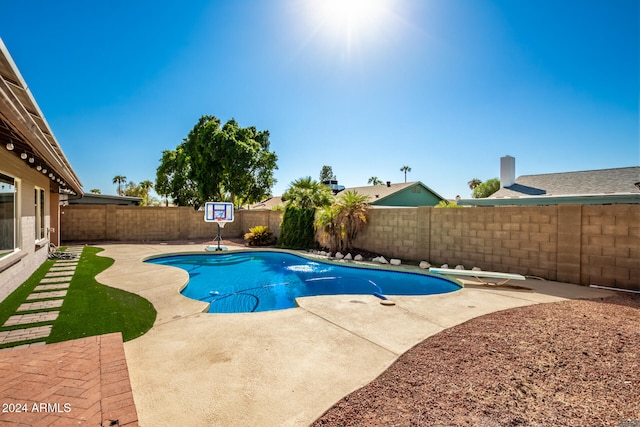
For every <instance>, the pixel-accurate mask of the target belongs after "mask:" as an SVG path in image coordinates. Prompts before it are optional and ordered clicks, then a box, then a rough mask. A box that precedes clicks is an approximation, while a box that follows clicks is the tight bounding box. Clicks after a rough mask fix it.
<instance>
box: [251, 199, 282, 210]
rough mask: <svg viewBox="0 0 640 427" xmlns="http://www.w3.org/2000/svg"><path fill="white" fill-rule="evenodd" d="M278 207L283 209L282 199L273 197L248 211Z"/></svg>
mask: <svg viewBox="0 0 640 427" xmlns="http://www.w3.org/2000/svg"><path fill="white" fill-rule="evenodd" d="M278 206H281V207H284V202H283V201H282V197H280V196H274V197H269V198H268V199H265V200H263V201H261V202H260V203H256V204H255V205H252V206H251V207H250V209H274V208H276V207H278Z"/></svg>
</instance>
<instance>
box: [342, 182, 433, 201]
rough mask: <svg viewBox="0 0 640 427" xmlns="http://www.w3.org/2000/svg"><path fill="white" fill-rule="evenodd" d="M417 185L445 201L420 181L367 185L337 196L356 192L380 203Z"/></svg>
mask: <svg viewBox="0 0 640 427" xmlns="http://www.w3.org/2000/svg"><path fill="white" fill-rule="evenodd" d="M415 185H420V186H422V187H424V188H425V189H426V190H427V191H430V192H431V193H432V194H433V195H435V196H436V197H438V198H440V199H441V200H444V197H442V196H441V195H439V194H438V193H436V192H435V191H433V190H432V189H430V188H429V187H427V186H426V185H424V184H423V183H422V182H420V181H412V182H403V183H399V184H390V185H386V184H382V185H367V186H364V187H349V188H345V189H344V190H342V191H341V192H339V193H338V194H337V196H338V197H340V195H341V194H344V193H345V192H347V191H356V192H357V193H358V194H362V195H364V196H369V203H378V202H380V201H382V200H384V199H385V198H387V197H389V196H391V195H393V194H395V193H397V192H398V191H402V190H404V189H406V188H410V187H413V186H415Z"/></svg>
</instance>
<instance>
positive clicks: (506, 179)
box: [500, 156, 516, 188]
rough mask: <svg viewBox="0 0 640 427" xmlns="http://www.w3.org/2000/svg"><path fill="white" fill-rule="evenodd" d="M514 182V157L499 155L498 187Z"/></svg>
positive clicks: (510, 184) (508, 185) (507, 185)
mask: <svg viewBox="0 0 640 427" xmlns="http://www.w3.org/2000/svg"><path fill="white" fill-rule="evenodd" d="M515 183H516V159H515V157H511V156H504V157H500V188H503V187H510V186H512V185H513V184H515Z"/></svg>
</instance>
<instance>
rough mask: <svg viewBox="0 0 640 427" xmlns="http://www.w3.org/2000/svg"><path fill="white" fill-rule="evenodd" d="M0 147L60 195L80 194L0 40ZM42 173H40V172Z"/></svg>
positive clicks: (80, 184) (68, 165)
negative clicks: (48, 180) (34, 170)
mask: <svg viewBox="0 0 640 427" xmlns="http://www.w3.org/2000/svg"><path fill="white" fill-rule="evenodd" d="M0 143H1V144H2V145H0V149H2V150H5V149H6V150H9V151H12V152H13V153H14V154H15V155H16V156H18V157H20V158H21V159H22V160H24V161H25V164H26V165H27V166H29V167H32V168H38V166H40V168H38V171H40V172H42V171H43V170H45V169H46V171H47V172H46V175H47V176H48V177H49V178H51V180H52V184H53V186H52V187H54V188H56V187H57V189H58V192H60V193H64V194H77V195H82V194H83V191H82V183H81V182H80V180H79V179H78V177H77V175H76V174H75V172H74V171H73V169H72V167H71V164H70V163H69V160H68V159H67V157H66V156H65V154H64V152H63V151H62V148H61V147H60V144H58V141H57V140H56V138H55V136H54V135H53V132H52V131H51V128H50V127H49V124H48V123H47V121H46V119H45V117H44V114H42V111H41V110H40V107H38V104H37V103H36V101H35V99H34V97H33V95H32V94H31V91H30V90H29V88H28V86H27V84H26V82H25V81H24V79H23V78H22V75H21V74H20V71H18V67H17V66H16V64H15V63H14V62H13V59H12V58H11V55H10V54H9V51H8V49H7V48H6V46H5V45H4V42H3V41H2V39H0ZM43 173H44V172H43Z"/></svg>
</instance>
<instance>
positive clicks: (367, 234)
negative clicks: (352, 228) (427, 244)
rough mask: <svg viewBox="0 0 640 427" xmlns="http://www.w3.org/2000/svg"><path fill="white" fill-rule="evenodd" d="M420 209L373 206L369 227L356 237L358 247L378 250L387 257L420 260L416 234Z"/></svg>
mask: <svg viewBox="0 0 640 427" xmlns="http://www.w3.org/2000/svg"><path fill="white" fill-rule="evenodd" d="M419 212H420V213H422V212H423V210H420V208H372V209H370V210H369V214H368V219H367V226H366V227H365V228H364V229H363V230H362V231H361V232H360V234H359V236H358V237H357V238H356V241H355V244H354V246H355V247H358V248H361V249H366V250H369V251H371V252H379V253H381V254H383V255H384V256H385V257H393V258H402V259H417V258H418V255H419V254H420V253H423V252H421V251H420V243H421V242H422V241H423V240H424V238H423V237H424V236H423V237H421V236H419V235H418V234H417V230H418V223H419V222H420V218H419V216H418V213H419Z"/></svg>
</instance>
